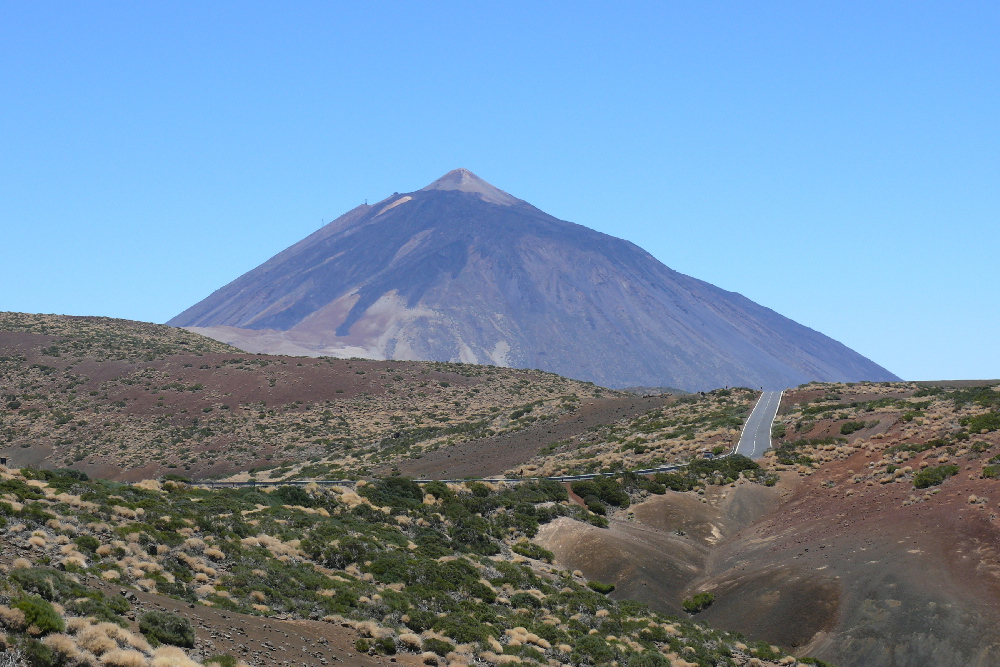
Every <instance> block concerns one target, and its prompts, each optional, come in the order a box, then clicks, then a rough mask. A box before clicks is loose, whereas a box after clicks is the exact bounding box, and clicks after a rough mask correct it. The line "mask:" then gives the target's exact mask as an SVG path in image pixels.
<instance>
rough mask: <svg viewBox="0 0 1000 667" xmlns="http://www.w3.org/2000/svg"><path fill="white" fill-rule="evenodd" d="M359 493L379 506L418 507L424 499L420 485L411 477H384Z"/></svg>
mask: <svg viewBox="0 0 1000 667" xmlns="http://www.w3.org/2000/svg"><path fill="white" fill-rule="evenodd" d="M358 493H359V495H362V496H364V497H365V498H368V500H370V501H372V502H373V503H375V504H376V505H379V506H385V505H388V506H390V507H416V506H418V505H420V504H421V503H422V502H423V500H424V492H423V490H422V489H421V488H420V485H419V484H417V483H416V482H414V481H413V480H412V479H410V478H409V477H383V478H382V479H379V480H377V481H376V482H375V483H374V484H368V485H367V486H364V487H362V488H361V490H360V491H358Z"/></svg>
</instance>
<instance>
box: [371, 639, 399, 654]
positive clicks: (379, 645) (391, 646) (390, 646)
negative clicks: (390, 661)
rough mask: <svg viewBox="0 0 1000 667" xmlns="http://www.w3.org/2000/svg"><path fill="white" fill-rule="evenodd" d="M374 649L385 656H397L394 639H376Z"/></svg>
mask: <svg viewBox="0 0 1000 667" xmlns="http://www.w3.org/2000/svg"><path fill="white" fill-rule="evenodd" d="M374 648H375V650H376V651H378V652H379V653H381V654H383V655H396V640H394V639H393V638H392V637H383V638H382V639H376V640H375V642H374Z"/></svg>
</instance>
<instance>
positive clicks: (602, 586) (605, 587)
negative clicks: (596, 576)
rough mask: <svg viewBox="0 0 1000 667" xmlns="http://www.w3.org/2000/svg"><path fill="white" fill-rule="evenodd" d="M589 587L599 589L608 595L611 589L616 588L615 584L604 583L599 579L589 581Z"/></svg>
mask: <svg viewBox="0 0 1000 667" xmlns="http://www.w3.org/2000/svg"><path fill="white" fill-rule="evenodd" d="M587 587H588V588H589V589H590V590H592V591H597V592H598V593H602V594H603V595H607V594H608V593H610V592H611V591H613V590H615V585H614V584H602V583H601V582H599V581H588V582H587Z"/></svg>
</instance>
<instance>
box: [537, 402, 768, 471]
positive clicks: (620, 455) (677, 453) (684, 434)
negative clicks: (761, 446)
mask: <svg viewBox="0 0 1000 667" xmlns="http://www.w3.org/2000/svg"><path fill="white" fill-rule="evenodd" d="M758 393H759V392H755V391H752V390H750V389H746V388H734V389H717V390H715V391H712V392H708V393H707V394H704V395H702V394H690V395H686V396H679V397H677V398H676V399H675V400H674V402H672V403H670V404H669V405H667V406H665V407H663V408H659V409H656V410H651V411H649V412H647V413H645V414H642V415H639V416H638V417H635V418H632V419H623V420H621V421H619V422H617V423H614V424H608V425H605V426H600V427H596V428H594V429H592V430H591V431H590V432H589V433H586V434H584V435H581V436H580V437H578V438H573V439H571V440H567V441H564V442H561V443H554V444H553V445H550V446H549V447H548V448H546V449H543V450H542V451H541V452H539V454H538V456H537V457H535V458H534V459H532V460H531V461H530V462H529V464H528V465H527V466H522V469H524V470H526V471H529V472H530V473H531V474H533V475H545V476H553V475H574V474H581V473H592V472H613V471H618V470H629V469H640V468H650V467H655V466H659V465H663V464H666V463H675V462H680V461H686V460H688V459H690V458H692V457H695V456H698V455H700V454H701V453H702V452H704V451H710V452H714V453H715V454H722V453H724V452H728V451H730V450H732V448H733V446H735V444H736V441H737V440H738V438H739V429H740V428H741V427H742V425H743V422H744V421H745V420H746V418H747V415H748V414H749V413H750V410H751V409H752V408H753V405H754V402H755V401H756V399H757V395H758Z"/></svg>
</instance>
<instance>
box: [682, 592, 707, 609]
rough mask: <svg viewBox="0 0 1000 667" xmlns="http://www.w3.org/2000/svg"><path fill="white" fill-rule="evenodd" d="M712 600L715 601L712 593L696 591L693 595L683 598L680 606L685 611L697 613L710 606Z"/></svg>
mask: <svg viewBox="0 0 1000 667" xmlns="http://www.w3.org/2000/svg"><path fill="white" fill-rule="evenodd" d="M713 602H715V595H713V594H712V593H698V594H697V595H695V596H694V597H692V598H688V599H687V600H684V602H682V603H681V606H682V607H683V608H684V611H686V612H687V613H689V614H697V613H698V612H700V611H705V610H706V609H708V608H709V607H711V606H712V603H713Z"/></svg>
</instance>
